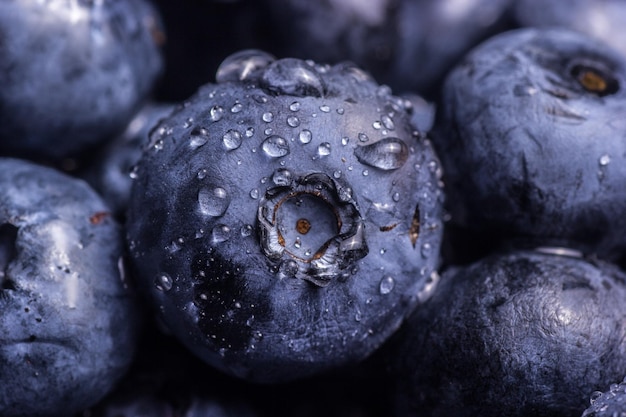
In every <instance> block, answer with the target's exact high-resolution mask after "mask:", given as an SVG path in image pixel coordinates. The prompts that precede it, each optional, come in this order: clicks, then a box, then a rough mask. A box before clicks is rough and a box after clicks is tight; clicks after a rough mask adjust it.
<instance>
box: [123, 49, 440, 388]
mask: <svg viewBox="0 0 626 417" xmlns="http://www.w3.org/2000/svg"><path fill="white" fill-rule="evenodd" d="M242 53H243V55H239V54H235V55H234V56H233V57H231V58H230V59H227V60H226V61H225V62H224V63H223V64H222V66H221V67H220V70H219V71H218V73H217V77H216V79H217V83H215V84H208V85H206V86H204V87H203V88H202V89H201V90H200V91H199V92H198V93H197V94H196V95H195V96H194V97H192V98H190V99H189V100H187V101H186V102H185V103H184V104H183V105H181V106H180V108H179V109H178V111H174V113H172V115H170V117H168V118H166V119H164V120H163V121H162V122H161V123H160V125H159V126H158V127H157V128H156V129H155V130H154V131H153V134H152V136H151V143H150V144H149V146H148V147H147V148H146V149H145V151H144V154H143V156H142V157H141V159H140V161H139V164H138V169H137V171H136V174H137V179H136V180H135V181H134V183H133V188H132V192H131V201H130V204H129V210H128V216H127V219H128V220H127V230H128V231H127V238H128V245H129V249H130V253H131V255H132V259H133V263H134V266H135V269H136V270H137V276H138V278H139V280H140V281H141V285H142V288H143V289H144V290H145V292H146V294H147V295H148V297H149V298H150V299H151V301H152V304H153V305H154V306H155V309H156V311H157V312H158V314H159V318H160V319H162V321H163V322H165V323H166V324H167V326H168V327H169V329H170V330H171V331H172V333H174V334H175V335H177V337H179V338H180V340H182V341H183V343H185V345H187V346H188V347H189V348H190V349H191V350H192V351H194V352H195V353H196V354H197V355H199V356H200V357H201V358H203V359H204V360H205V361H207V362H208V363H210V364H211V365H213V366H216V367H217V368H219V369H221V370H223V371H225V372H227V373H229V374H231V375H235V376H237V377H241V378H244V379H246V380H250V381H255V382H283V381H288V380H292V379H297V378H301V377H304V376H309V375H312V374H315V373H318V372H322V371H324V370H329V369H332V368H336V367H338V366H342V365H346V364H349V363H355V362H357V361H360V360H362V359H363V358H365V357H367V356H368V355H370V354H371V353H372V352H373V351H375V350H376V349H377V348H378V347H379V346H380V345H381V343H382V342H383V341H384V340H386V339H387V337H389V336H390V335H391V334H392V333H393V332H394V331H395V330H396V329H397V328H398V327H399V325H400V324H401V322H402V321H403V319H404V317H405V316H406V315H407V314H408V313H409V312H410V311H412V310H413V309H414V308H415V307H416V305H417V304H418V303H419V301H420V297H423V296H425V295H424V294H421V292H422V291H426V290H428V289H429V288H430V286H429V282H430V280H432V279H436V278H437V277H436V275H434V274H433V273H434V271H435V270H436V268H437V266H438V263H439V256H438V254H439V246H440V243H441V235H442V232H443V223H442V217H443V213H442V202H443V190H442V188H441V183H440V181H439V176H440V171H439V162H438V159H437V156H436V155H435V153H434V152H433V150H432V147H431V145H430V142H429V141H428V139H426V138H424V137H422V136H420V135H419V133H416V132H415V128H414V127H413V126H412V125H411V123H410V122H409V121H410V119H411V115H410V112H411V110H410V109H411V108H412V107H410V103H409V102H408V101H406V100H402V99H399V98H397V97H394V96H392V95H391V94H390V92H389V91H388V89H386V88H380V87H379V86H378V85H377V84H376V83H375V82H374V81H373V80H372V79H371V78H370V77H369V76H368V75H367V74H366V73H364V72H363V71H361V70H359V69H358V68H356V67H354V66H352V65H338V66H336V67H329V66H324V65H317V64H313V63H307V62H305V61H301V60H297V59H284V60H274V59H273V57H270V56H268V55H267V54H264V53H261V52H255V51H252V52H251V53H250V52H248V51H242ZM407 106H409V107H407ZM359 138H360V139H359ZM368 146H369V147H368ZM381 146H382V147H381ZM309 180H310V182H308V181H309ZM290 193H294V194H293V195H295V196H296V197H293V195H292V194H290ZM290 196H291V197H290ZM298 197H301V198H302V201H300V200H299V199H298ZM299 207H300V208H299ZM272 215H275V219H274V220H272ZM301 220H302V221H301ZM338 220H339V223H340V224H341V226H339V224H338ZM272 222H274V226H275V227H274V228H272V227H270V226H271V223H272ZM308 225H309V226H310V230H309V228H308ZM335 227H336V228H337V229H335V230H333V228H335ZM273 233H279V234H282V237H283V238H284V240H283V241H282V243H281V240H280V238H279V237H276V236H274V235H273ZM272 236H274V237H272ZM300 239H301V241H300ZM327 239H328V240H327ZM324 242H327V243H326V244H329V246H328V247H326V246H325V245H326V244H325V243H324ZM309 245H310V246H309ZM309 250H311V252H309ZM335 250H337V251H338V252H334V251H335ZM311 253H317V254H318V255H322V256H321V257H317V255H315V256H311ZM290 254H291V255H290ZM292 255H293V256H292ZM318 262H320V264H319V265H318Z"/></svg>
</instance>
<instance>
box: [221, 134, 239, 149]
mask: <svg viewBox="0 0 626 417" xmlns="http://www.w3.org/2000/svg"><path fill="white" fill-rule="evenodd" d="M241 141H242V138H241V133H239V132H238V131H236V130H232V129H231V130H229V131H228V132H226V133H225V134H224V136H223V137H222V142H223V143H224V147H225V148H226V149H228V150H229V151H232V150H235V149H237V148H239V147H240V146H241Z"/></svg>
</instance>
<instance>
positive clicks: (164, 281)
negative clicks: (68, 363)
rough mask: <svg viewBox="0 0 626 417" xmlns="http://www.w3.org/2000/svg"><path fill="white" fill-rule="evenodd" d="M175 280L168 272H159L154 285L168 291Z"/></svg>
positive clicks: (160, 289)
mask: <svg viewBox="0 0 626 417" xmlns="http://www.w3.org/2000/svg"><path fill="white" fill-rule="evenodd" d="M173 285H174V281H173V280H172V277H170V276H169V275H168V274H166V273H162V274H159V275H158V276H157V277H156V279H155V280H154V286H155V288H156V289H157V290H159V291H163V292H167V291H169V290H171V289H172V286H173Z"/></svg>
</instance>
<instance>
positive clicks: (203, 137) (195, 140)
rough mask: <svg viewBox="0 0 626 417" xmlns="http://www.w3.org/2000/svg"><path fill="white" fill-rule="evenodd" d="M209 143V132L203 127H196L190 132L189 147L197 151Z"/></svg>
mask: <svg viewBox="0 0 626 417" xmlns="http://www.w3.org/2000/svg"><path fill="white" fill-rule="evenodd" d="M208 141H209V132H207V130H206V129H205V128H203V127H196V128H194V129H193V130H192V131H191V136H190V137H189V147H190V148H191V149H197V148H199V147H201V146H202V145H204V144H206V143H207V142H208Z"/></svg>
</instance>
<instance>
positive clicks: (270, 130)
mask: <svg viewBox="0 0 626 417" xmlns="http://www.w3.org/2000/svg"><path fill="white" fill-rule="evenodd" d="M263 133H265V136H269V135H271V134H272V133H274V129H272V128H271V127H268V128H267V129H265V130H264V131H263Z"/></svg>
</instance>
